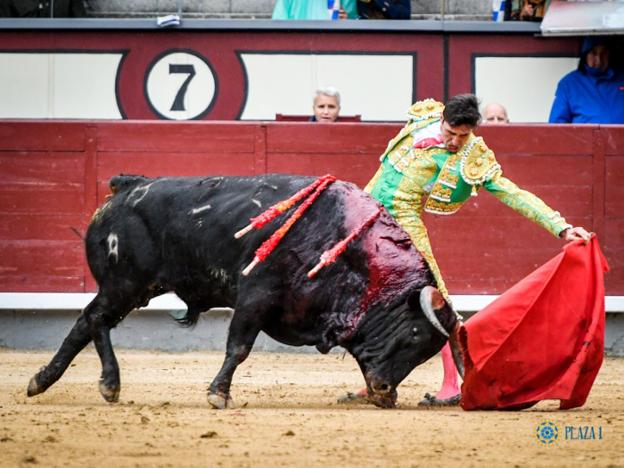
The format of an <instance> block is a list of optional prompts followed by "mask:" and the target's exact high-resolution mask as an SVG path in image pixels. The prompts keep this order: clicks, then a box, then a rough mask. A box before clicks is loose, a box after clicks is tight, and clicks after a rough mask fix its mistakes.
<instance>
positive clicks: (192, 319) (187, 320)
mask: <svg viewBox="0 0 624 468" xmlns="http://www.w3.org/2000/svg"><path fill="white" fill-rule="evenodd" d="M201 313H202V310H201V309H198V308H197V307H188V309H187V310H186V312H184V313H181V314H180V315H177V314H171V316H172V317H173V319H174V320H175V321H176V322H178V323H179V324H180V325H182V326H183V327H187V328H191V327H194V326H195V325H197V321H198V320H199V316H200V314H201Z"/></svg>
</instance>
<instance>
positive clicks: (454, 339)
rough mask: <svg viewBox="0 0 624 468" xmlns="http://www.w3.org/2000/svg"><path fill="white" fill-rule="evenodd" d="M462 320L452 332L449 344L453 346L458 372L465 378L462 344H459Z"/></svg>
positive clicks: (452, 352)
mask: <svg viewBox="0 0 624 468" xmlns="http://www.w3.org/2000/svg"><path fill="white" fill-rule="evenodd" d="M461 326H462V325H461V322H457V323H456V324H455V328H454V329H453V331H452V332H451V336H449V345H450V347H451V354H452V355H453V361H454V362H455V367H457V372H459V375H460V376H461V378H462V379H463V378H464V359H463V356H462V351H461V346H460V344H459V331H460V329H461Z"/></svg>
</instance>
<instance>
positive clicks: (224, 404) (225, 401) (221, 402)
mask: <svg viewBox="0 0 624 468" xmlns="http://www.w3.org/2000/svg"><path fill="white" fill-rule="evenodd" d="M208 404H209V405H210V406H212V407H213V408H214V409H226V408H232V407H233V406H234V402H233V401H232V398H230V397H229V396H224V395H222V394H220V393H209V394H208Z"/></svg>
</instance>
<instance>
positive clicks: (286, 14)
mask: <svg viewBox="0 0 624 468" xmlns="http://www.w3.org/2000/svg"><path fill="white" fill-rule="evenodd" d="M335 1H336V0H329V1H328V0H277V2H275V8H274V9H273V16H272V18H273V19H274V20H328V19H331V18H330V15H329V9H330V6H331V5H333V4H334V2H335ZM355 2H356V0H342V1H341V2H340V16H339V19H357V5H356V3H355Z"/></svg>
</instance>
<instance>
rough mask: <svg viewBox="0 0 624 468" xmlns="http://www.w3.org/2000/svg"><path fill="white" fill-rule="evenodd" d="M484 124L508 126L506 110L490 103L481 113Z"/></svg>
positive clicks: (500, 105) (494, 103)
mask: <svg viewBox="0 0 624 468" xmlns="http://www.w3.org/2000/svg"><path fill="white" fill-rule="evenodd" d="M481 115H482V116H483V120H484V121H485V123H488V124H491V125H498V124H508V123H509V117H508V116H507V109H505V106H503V105H502V104H499V103H498V102H490V103H488V104H486V105H485V106H484V107H483V111H482V112H481Z"/></svg>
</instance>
